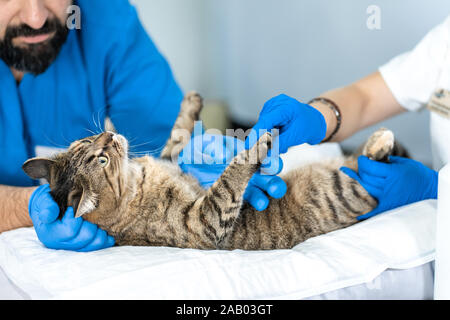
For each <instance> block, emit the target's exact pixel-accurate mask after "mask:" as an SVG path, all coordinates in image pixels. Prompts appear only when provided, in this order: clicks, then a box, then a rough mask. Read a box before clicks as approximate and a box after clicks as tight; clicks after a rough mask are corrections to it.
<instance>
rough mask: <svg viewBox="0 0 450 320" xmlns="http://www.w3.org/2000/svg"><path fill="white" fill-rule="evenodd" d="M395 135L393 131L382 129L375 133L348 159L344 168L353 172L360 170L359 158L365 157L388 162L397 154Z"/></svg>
mask: <svg viewBox="0 0 450 320" xmlns="http://www.w3.org/2000/svg"><path fill="white" fill-rule="evenodd" d="M396 146H398V144H397V143H396V142H395V139H394V134H393V133H392V131H391V130H388V129H386V128H381V129H379V130H377V131H375V132H374V133H373V134H372V135H371V136H370V137H369V139H368V140H367V141H366V143H364V144H363V145H362V146H361V147H359V148H358V150H357V151H356V152H355V153H354V154H352V155H351V156H349V157H347V158H346V159H345V162H344V166H345V167H348V168H350V169H353V170H358V157H359V156H361V155H364V156H366V157H368V158H369V159H371V160H375V161H381V162H387V161H388V159H389V156H390V155H391V154H395V147H396Z"/></svg>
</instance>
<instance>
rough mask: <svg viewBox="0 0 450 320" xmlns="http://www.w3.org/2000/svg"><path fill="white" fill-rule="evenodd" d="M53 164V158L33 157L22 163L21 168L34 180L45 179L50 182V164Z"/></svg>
mask: <svg viewBox="0 0 450 320" xmlns="http://www.w3.org/2000/svg"><path fill="white" fill-rule="evenodd" d="M54 164H55V161H54V160H51V159H46V158H33V159H30V160H28V161H26V162H25V163H24V164H23V165H22V170H23V171H24V172H25V173H26V174H27V175H28V176H29V177H30V178H31V179H34V180H39V179H46V180H47V181H49V182H50V172H51V168H52V166H53V165H54Z"/></svg>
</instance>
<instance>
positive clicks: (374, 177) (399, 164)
mask: <svg viewBox="0 0 450 320" xmlns="http://www.w3.org/2000/svg"><path fill="white" fill-rule="evenodd" d="M389 161H390V162H389V163H383V162H378V161H373V160H370V159H369V158H367V157H366V156H360V157H359V158H358V173H356V172H355V171H353V170H351V169H349V168H346V167H342V168H341V171H342V172H344V173H345V174H347V175H348V176H349V177H350V178H353V179H355V180H356V181H358V182H359V183H360V184H361V185H362V186H363V187H364V189H366V191H367V192H368V193H369V194H370V195H371V196H372V197H374V198H375V199H377V200H378V206H377V207H376V208H375V209H374V210H373V211H371V212H369V213H367V214H365V215H362V216H360V217H358V218H357V219H358V220H363V219H367V218H370V217H372V216H374V215H376V214H379V213H382V212H384V211H388V210H391V209H395V208H398V207H400V206H403V205H406V204H410V203H413V202H417V201H421V200H426V199H436V198H437V183H438V173H437V172H436V171H434V170H431V169H429V168H427V167H426V166H424V165H423V164H422V163H420V162H418V161H415V160H412V159H407V158H402V157H396V156H390V157H389Z"/></svg>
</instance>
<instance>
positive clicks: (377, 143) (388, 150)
mask: <svg viewBox="0 0 450 320" xmlns="http://www.w3.org/2000/svg"><path fill="white" fill-rule="evenodd" d="M394 142H395V139H394V134H393V133H392V131H391V130H388V129H386V128H381V129H379V130H377V131H376V132H375V133H373V134H372V135H371V136H370V138H369V139H368V140H367V142H366V144H365V145H364V148H363V150H362V154H363V155H364V156H366V157H368V158H369V159H371V160H375V161H382V162H387V161H388V160H389V156H390V155H391V154H392V151H393V150H394Z"/></svg>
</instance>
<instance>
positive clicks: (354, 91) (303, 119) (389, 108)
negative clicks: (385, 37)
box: [248, 72, 405, 153]
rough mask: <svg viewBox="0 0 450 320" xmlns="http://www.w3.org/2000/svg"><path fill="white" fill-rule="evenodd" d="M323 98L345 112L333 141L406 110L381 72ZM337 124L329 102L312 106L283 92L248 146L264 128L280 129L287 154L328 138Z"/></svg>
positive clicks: (262, 116) (265, 111)
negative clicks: (293, 148)
mask: <svg viewBox="0 0 450 320" xmlns="http://www.w3.org/2000/svg"><path fill="white" fill-rule="evenodd" d="M319 97H324V98H327V99H329V100H331V101H333V102H334V103H335V104H336V105H337V106H338V108H339V110H340V113H341V124H340V127H339V129H338V131H337V132H336V134H335V135H334V136H333V137H332V139H331V141H342V140H344V139H345V138H347V137H349V136H351V135H352V134H354V133H356V132H357V131H359V130H361V129H363V128H366V127H368V126H371V125H373V124H375V123H377V122H380V121H382V120H384V119H387V118H389V117H391V116H394V115H396V114H399V113H401V112H403V111H405V109H403V108H402V107H401V106H400V104H399V103H398V102H397V101H396V99H395V98H394V96H393V95H392V93H391V91H390V90H389V88H388V86H387V84H386V83H385V81H384V80H383V77H382V76H381V74H380V73H379V72H375V73H373V74H371V75H369V76H367V77H365V78H363V79H361V80H359V81H357V82H355V83H353V84H350V85H348V86H345V87H342V88H338V89H334V90H330V91H327V92H325V93H323V94H321V95H319ZM337 125H338V121H337V116H336V114H335V113H334V111H333V110H332V109H331V108H330V106H329V105H328V104H327V103H325V102H321V101H314V102H312V103H311V105H309V104H306V103H303V102H300V101H298V100H296V99H294V98H291V97H288V96H286V95H279V96H277V97H274V98H272V99H270V100H269V101H267V102H266V103H265V105H264V107H263V109H262V111H261V113H260V115H259V119H258V122H257V123H256V125H255V126H254V127H253V131H255V133H256V134H254V135H252V133H251V134H250V135H249V138H248V140H250V139H252V141H249V143H248V145H249V146H251V145H253V143H254V141H256V139H255V137H256V138H257V137H258V136H259V134H260V133H261V132H260V130H272V129H278V130H279V131H280V138H279V139H280V140H279V141H280V142H279V145H280V152H281V153H284V152H286V151H287V149H288V148H289V147H292V146H295V145H299V144H302V143H309V144H317V143H320V142H322V141H326V140H328V139H329V137H330V136H331V135H332V133H333V132H334V131H335V129H336V128H337ZM252 142H253V143H252Z"/></svg>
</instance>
